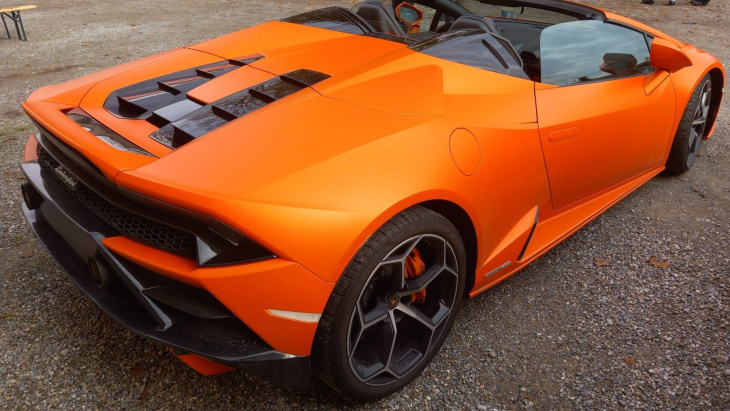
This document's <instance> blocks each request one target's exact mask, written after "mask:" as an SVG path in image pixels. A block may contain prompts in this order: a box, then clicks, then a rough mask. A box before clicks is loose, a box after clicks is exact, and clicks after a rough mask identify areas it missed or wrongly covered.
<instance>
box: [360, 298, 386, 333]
mask: <svg viewBox="0 0 730 411" xmlns="http://www.w3.org/2000/svg"><path fill="white" fill-rule="evenodd" d="M387 317H388V304H386V303H385V301H382V300H378V302H377V303H376V305H375V308H373V309H372V310H370V311H368V312H367V313H365V314H362V316H361V317H360V323H361V324H362V328H363V330H364V329H366V328H370V327H372V326H373V325H375V324H377V323H379V322H381V321H383V320H384V319H386V318H387Z"/></svg>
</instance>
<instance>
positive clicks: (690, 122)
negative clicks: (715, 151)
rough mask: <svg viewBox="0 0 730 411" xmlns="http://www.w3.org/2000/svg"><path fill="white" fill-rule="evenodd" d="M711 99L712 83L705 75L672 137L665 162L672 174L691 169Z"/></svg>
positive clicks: (703, 131)
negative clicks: (670, 147)
mask: <svg viewBox="0 0 730 411" xmlns="http://www.w3.org/2000/svg"><path fill="white" fill-rule="evenodd" d="M711 98H712V81H711V80H710V75H709V74H708V75H706V76H705V77H704V78H703V79H702V80H701V81H700V84H699V85H698V86H697V88H696V89H695V91H694V92H693V93H692V97H691V98H690V100H689V102H688V103H687V107H686V108H685V109H684V113H683V114H682V119H681V121H680V123H679V127H678V128H677V134H676V135H675V136H674V143H672V150H671V151H670V152H669V159H668V160H667V170H668V171H669V172H671V173H673V174H682V173H684V172H686V171H687V170H689V169H690V167H692V164H694V162H695V159H696V158H697V153H699V151H700V146H701V145H702V138H703V137H704V136H705V131H706V129H707V126H708V119H709V117H710V100H711Z"/></svg>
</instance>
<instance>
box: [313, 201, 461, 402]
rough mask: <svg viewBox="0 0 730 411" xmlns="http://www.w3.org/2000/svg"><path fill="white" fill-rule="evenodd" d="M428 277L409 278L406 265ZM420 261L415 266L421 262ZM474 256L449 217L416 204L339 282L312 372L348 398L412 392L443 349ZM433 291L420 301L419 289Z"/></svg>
mask: <svg viewBox="0 0 730 411" xmlns="http://www.w3.org/2000/svg"><path fill="white" fill-rule="evenodd" d="M417 254H420V255H419V256H418V257H420V258H421V259H422V262H423V265H422V266H420V269H421V270H422V272H423V273H422V274H421V275H419V276H417V277H412V276H411V277H410V278H406V277H407V276H408V274H409V271H408V269H407V268H406V266H408V265H410V266H411V267H416V268H412V269H411V271H410V274H412V272H413V270H414V269H416V270H418V267H419V265H418V262H419V261H417V260H414V258H415V257H414V256H416V255H417ZM414 261H415V263H414ZM465 271H466V253H465V251H464V245H463V243H462V241H461V238H460V237H459V234H458V231H457V230H456V228H455V227H454V225H453V224H451V222H449V221H448V220H447V219H446V218H445V217H443V216H442V215H440V214H438V213H436V212H434V211H432V210H429V209H427V208H424V207H420V206H416V207H412V208H410V209H408V210H405V211H403V212H401V213H400V214H398V215H396V216H395V217H393V218H392V219H390V220H389V221H388V222H386V223H385V224H384V225H383V226H382V227H381V228H380V229H379V230H378V231H376V232H375V233H374V234H373V235H372V236H371V237H370V238H369V239H368V241H367V242H366V243H365V245H363V246H362V247H361V248H360V250H359V251H358V252H357V254H356V255H355V256H354V257H353V259H352V261H350V263H349V265H348V266H347V268H346V269H345V271H344V273H343V274H342V276H341V277H340V279H339V280H338V281H337V284H336V285H335V288H334V291H333V292H332V295H331V296H330V298H329V300H328V302H327V305H326V307H325V310H324V312H323V314H322V317H321V319H320V322H319V325H318V327H317V331H316V333H315V337H314V345H313V347H312V367H313V370H314V372H315V374H316V375H317V376H318V377H319V378H320V379H321V380H323V381H324V382H325V383H327V384H328V385H330V386H331V387H333V388H334V389H336V390H338V391H340V392H342V393H344V394H345V395H347V396H350V397H354V398H358V399H362V400H371V399H376V398H381V397H383V396H386V395H388V394H391V393H393V392H395V391H397V390H398V389H400V388H402V387H404V386H405V385H407V384H408V383H410V382H411V381H412V380H414V379H415V378H416V377H417V376H418V374H419V373H420V372H421V371H422V370H423V369H424V368H425V367H426V365H428V363H429V362H430V361H431V359H432V358H433V356H434V355H435V354H436V352H437V351H438V350H439V348H440V347H441V345H442V344H443V342H444V340H445V339H446V336H447V335H448V333H449V331H450V330H451V327H452V326H453V323H454V319H455V317H456V313H457V312H458V309H459V304H460V303H461V300H462V296H463V295H464V283H465V278H466V275H465ZM420 289H424V290H425V297H424V298H423V300H420V299H419V298H420V297H421V295H420V294H418V292H417V291H418V290H420Z"/></svg>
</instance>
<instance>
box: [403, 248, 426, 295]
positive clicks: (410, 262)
mask: <svg viewBox="0 0 730 411" xmlns="http://www.w3.org/2000/svg"><path fill="white" fill-rule="evenodd" d="M425 271H426V263H424V262H423V260H422V259H421V252H420V251H418V249H416V248H414V249H413V251H411V253H410V254H409V255H408V257H406V278H416V277H418V276H419V275H421V274H423V273H424V272H425ZM425 300H426V289H425V288H424V289H423V290H421V291H419V292H417V293H414V294H412V295H411V302H412V303H414V302H416V301H418V302H419V303H422V302H424V301H425Z"/></svg>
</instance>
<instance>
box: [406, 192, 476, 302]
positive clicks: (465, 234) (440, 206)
mask: <svg viewBox="0 0 730 411" xmlns="http://www.w3.org/2000/svg"><path fill="white" fill-rule="evenodd" d="M417 205H420V206H423V207H426V208H428V209H430V210H433V211H435V212H437V213H439V214H441V215H442V216H444V217H446V219H447V220H449V221H450V222H451V224H453V225H454V227H456V230H457V231H458V232H459V236H461V240H462V241H463V242H464V250H465V251H466V261H467V265H466V284H465V285H464V298H468V296H469V292H470V291H471V289H472V288H473V287H474V281H475V279H476V276H475V275H476V265H477V254H478V247H477V233H476V229H475V228H474V223H473V222H472V219H471V217H470V216H469V213H467V212H466V211H465V210H464V209H463V208H461V206H459V205H458V204H456V203H453V202H451V201H447V200H429V201H424V202H422V203H420V204H417Z"/></svg>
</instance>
